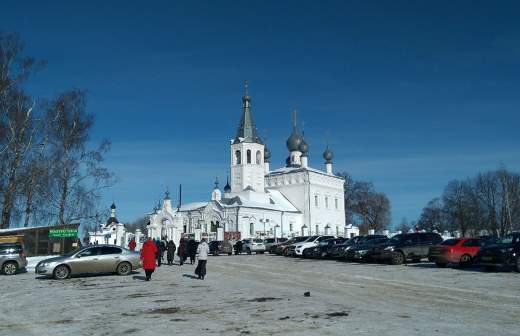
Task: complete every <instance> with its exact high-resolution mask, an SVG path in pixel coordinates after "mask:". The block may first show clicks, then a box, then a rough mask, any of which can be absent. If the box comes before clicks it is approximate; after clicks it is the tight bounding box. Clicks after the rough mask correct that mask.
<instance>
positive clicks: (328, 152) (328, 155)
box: [323, 147, 334, 163]
mask: <svg viewBox="0 0 520 336" xmlns="http://www.w3.org/2000/svg"><path fill="white" fill-rule="evenodd" d="M323 158H324V159H325V160H326V161H327V163H328V162H331V161H332V159H333V158H334V153H332V151H331V150H330V149H329V148H328V147H327V149H325V151H324V152H323Z"/></svg>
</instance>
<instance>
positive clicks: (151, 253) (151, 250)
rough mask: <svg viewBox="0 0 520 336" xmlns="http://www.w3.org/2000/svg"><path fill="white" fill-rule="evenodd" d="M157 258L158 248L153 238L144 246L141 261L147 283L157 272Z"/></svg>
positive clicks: (149, 238)
mask: <svg viewBox="0 0 520 336" xmlns="http://www.w3.org/2000/svg"><path fill="white" fill-rule="evenodd" d="M156 258H157V246H155V244H154V242H153V241H152V238H151V237H148V240H147V241H146V242H145V243H144V244H143V247H142V248H141V261H142V262H143V269H144V272H145V274H146V281H150V280H151V279H152V273H153V272H154V271H155V260H156Z"/></svg>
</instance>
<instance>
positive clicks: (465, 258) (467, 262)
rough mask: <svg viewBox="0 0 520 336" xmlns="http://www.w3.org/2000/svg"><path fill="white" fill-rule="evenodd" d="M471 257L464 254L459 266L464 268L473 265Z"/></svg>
mask: <svg viewBox="0 0 520 336" xmlns="http://www.w3.org/2000/svg"><path fill="white" fill-rule="evenodd" d="M471 261H472V260H471V256H470V255H469V254H464V255H463V256H462V257H460V261H459V264H460V266H462V267H466V266H469V265H471Z"/></svg>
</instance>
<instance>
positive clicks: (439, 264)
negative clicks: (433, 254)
mask: <svg viewBox="0 0 520 336" xmlns="http://www.w3.org/2000/svg"><path fill="white" fill-rule="evenodd" d="M435 265H437V267H440V268H443V267H446V265H447V264H446V263H443V262H436V263H435Z"/></svg>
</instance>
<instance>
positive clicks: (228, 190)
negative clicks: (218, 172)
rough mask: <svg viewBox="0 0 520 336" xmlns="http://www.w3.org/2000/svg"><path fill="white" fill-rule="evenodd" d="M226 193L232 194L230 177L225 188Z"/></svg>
mask: <svg viewBox="0 0 520 336" xmlns="http://www.w3.org/2000/svg"><path fill="white" fill-rule="evenodd" d="M224 192H225V193H229V192H231V186H230V185H229V176H228V178H227V181H226V185H225V186H224Z"/></svg>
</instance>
